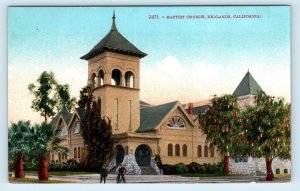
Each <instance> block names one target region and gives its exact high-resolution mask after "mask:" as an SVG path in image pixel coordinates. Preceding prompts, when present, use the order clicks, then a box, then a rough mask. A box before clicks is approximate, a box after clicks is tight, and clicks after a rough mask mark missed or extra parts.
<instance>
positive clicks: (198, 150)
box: [197, 145, 202, 157]
mask: <svg viewBox="0 0 300 191" xmlns="http://www.w3.org/2000/svg"><path fill="white" fill-rule="evenodd" d="M197 153H198V157H202V146H201V145H198V148H197Z"/></svg>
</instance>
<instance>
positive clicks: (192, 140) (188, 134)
mask: <svg viewBox="0 0 300 191" xmlns="http://www.w3.org/2000/svg"><path fill="white" fill-rule="evenodd" d="M172 116H180V117H182V118H183V119H185V124H186V129H171V128H169V127H167V122H168V121H169V119H171V117H172ZM159 134H160V136H161V139H160V141H159V146H160V156H161V159H162V161H163V163H165V164H177V163H185V164H188V163H191V162H197V163H217V162H219V161H221V158H220V157H221V155H220V153H219V152H216V150H217V149H216V148H215V154H214V157H210V153H209V157H204V147H205V145H207V146H209V143H207V144H205V140H206V136H205V135H203V133H202V131H201V130H200V129H199V128H198V127H197V126H196V127H194V126H193V125H191V124H190V123H188V122H187V120H186V117H185V116H184V115H183V113H182V112H181V111H180V110H179V109H176V110H175V111H174V112H173V113H172V114H171V115H169V117H168V119H167V120H166V121H165V122H164V123H163V124H162V125H161V126H160V129H159ZM168 144H172V145H173V156H168ZM176 144H179V145H180V156H175V145H176ZM184 144H186V145H187V156H186V157H185V156H183V152H182V146H183V145H184ZM198 145H201V146H202V157H198V152H197V148H198Z"/></svg>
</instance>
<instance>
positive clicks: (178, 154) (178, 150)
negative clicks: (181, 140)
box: [175, 144, 180, 156]
mask: <svg viewBox="0 0 300 191" xmlns="http://www.w3.org/2000/svg"><path fill="white" fill-rule="evenodd" d="M175 156H180V146H179V145H178V144H176V145H175Z"/></svg>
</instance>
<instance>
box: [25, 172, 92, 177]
mask: <svg viewBox="0 0 300 191" xmlns="http://www.w3.org/2000/svg"><path fill="white" fill-rule="evenodd" d="M25 174H31V175H37V171H26V172H25ZM81 174H97V173H96V172H74V171H52V172H49V176H67V175H81Z"/></svg>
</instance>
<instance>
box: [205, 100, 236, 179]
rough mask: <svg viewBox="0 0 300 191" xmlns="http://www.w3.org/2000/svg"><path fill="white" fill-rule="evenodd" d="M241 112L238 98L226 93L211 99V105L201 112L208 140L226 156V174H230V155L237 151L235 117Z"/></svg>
mask: <svg viewBox="0 0 300 191" xmlns="http://www.w3.org/2000/svg"><path fill="white" fill-rule="evenodd" d="M238 112H239V108H238V104H237V99H236V97H234V96H232V95H224V96H222V97H216V96H214V98H213V99H212V100H211V105H210V106H209V107H208V110H207V111H206V112H205V113H204V114H200V116H199V122H200V128H202V130H203V132H204V133H205V134H206V135H207V137H206V139H207V142H208V141H209V142H210V143H211V144H213V145H215V146H217V147H218V149H219V150H220V152H221V154H222V155H223V156H224V174H225V175H228V174H229V167H228V162H229V161H228V159H229V158H228V157H229V156H232V155H233V154H234V153H235V152H236V146H237V145H236V137H235V135H236V126H235V119H236V118H237V114H238Z"/></svg>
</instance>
